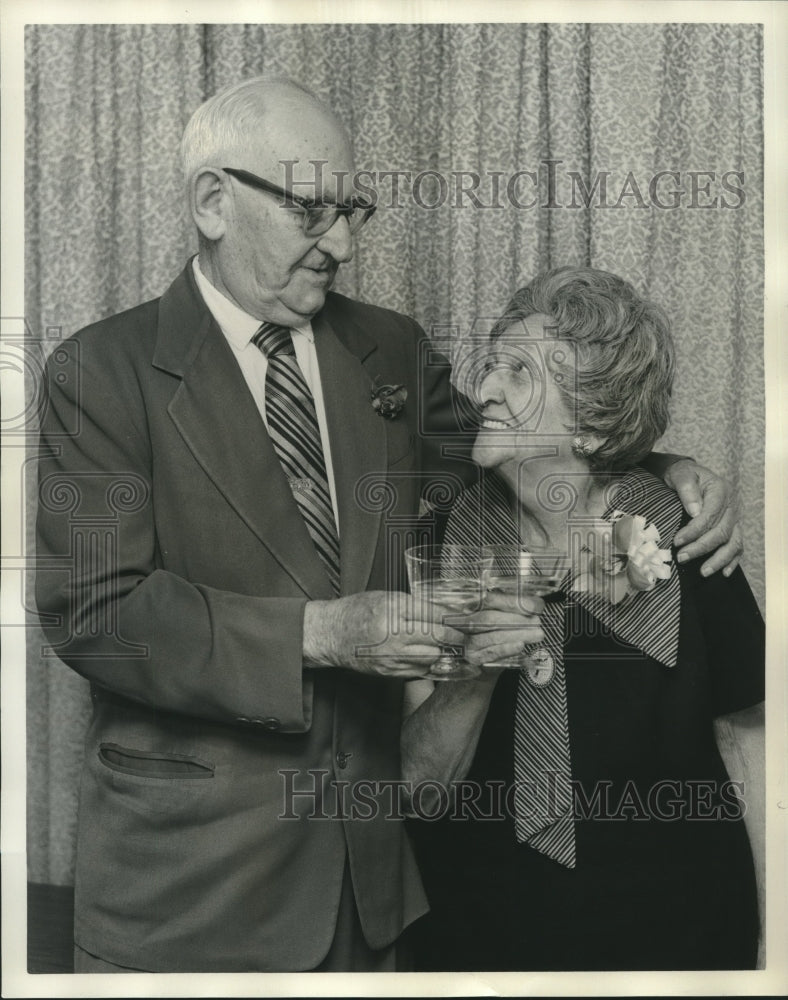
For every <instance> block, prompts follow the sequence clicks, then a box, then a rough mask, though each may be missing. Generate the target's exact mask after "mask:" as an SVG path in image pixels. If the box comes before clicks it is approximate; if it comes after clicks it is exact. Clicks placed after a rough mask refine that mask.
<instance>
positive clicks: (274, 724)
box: [252, 717, 282, 732]
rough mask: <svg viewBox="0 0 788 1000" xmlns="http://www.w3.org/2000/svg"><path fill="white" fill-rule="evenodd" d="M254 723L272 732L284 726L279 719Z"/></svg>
mask: <svg viewBox="0 0 788 1000" xmlns="http://www.w3.org/2000/svg"><path fill="white" fill-rule="evenodd" d="M252 722H256V723H258V725H261V726H262V727H263V728H264V729H270V730H271V732H274V731H275V730H277V729H279V728H280V727H281V725H282V723H281V722H280V721H279V719H275V718H273V717H272V718H270V719H252Z"/></svg>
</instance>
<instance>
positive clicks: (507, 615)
mask: <svg viewBox="0 0 788 1000" xmlns="http://www.w3.org/2000/svg"><path fill="white" fill-rule="evenodd" d="M543 610H544V601H542V600H541V599H540V598H538V597H524V596H520V597H518V596H517V595H505V594H491V593H488V594H487V595H486V596H485V601H484V609H483V610H482V611H477V612H475V613H474V614H471V615H466V616H463V617H451V618H448V619H446V624H447V625H451V626H452V627H453V628H456V629H458V630H459V631H460V632H463V633H465V658H466V659H467V660H468V661H469V662H470V663H472V664H474V666H481V665H482V664H484V665H485V666H488V665H491V664H494V663H495V662H496V661H498V660H505V659H507V658H508V657H511V656H517V655H518V654H519V653H522V651H523V646H525V645H533V644H535V643H540V642H542V641H543V640H544V632H543V631H542V629H541V626H540V624H539V615H540V614H541V613H542V611H543Z"/></svg>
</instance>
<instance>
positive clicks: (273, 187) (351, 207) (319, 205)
mask: <svg viewBox="0 0 788 1000" xmlns="http://www.w3.org/2000/svg"><path fill="white" fill-rule="evenodd" d="M221 169H222V170H223V171H224V172H225V173H226V174H229V175H230V176H231V177H235V179H236V180H238V181H240V182H241V183H242V184H248V185H249V187H254V188H258V189H259V190H260V191H265V192H266V193H267V194H273V195H277V196H278V197H280V198H281V199H282V207H283V208H300V209H301V210H302V211H303V212H304V213H305V214H304V234H305V235H307V236H322V235H324V234H325V233H327V232H328V231H329V229H331V228H332V226H333V225H334V223H335V222H336V221H337V219H338V218H339V216H340V215H344V216H345V217H346V218H347V221H348V225H349V226H350V231H351V233H357V232H358V231H359V229H361V227H362V226H363V225H365V224H366V223H367V222H368V221H369V219H370V218H371V217H372V216H373V215H374V213H375V210H376V209H377V207H378V206H377V205H376V204H374V203H373V202H372V201H369V200H368V199H366V198H362V197H358V196H354V197H352V198H351V199H350V203H349V204H348V205H337V204H336V203H335V202H331V201H317V200H316V199H313V198H302V197H301V195H298V194H294V193H293V192H292V191H288V190H287V189H286V188H283V187H279V185H277V184H272V183H271V181H267V180H265V178H263V177H258V176H257V174H252V173H250V172H249V171H248V170H239V169H238V168H237V167H222V168H221ZM325 209H331V211H332V212H333V213H334V215H333V218H331V223H330V225H328V226H326V228H325V229H321V230H320V232H315V231H314V230H310V229H309V228H308V223H309V219H310V216H311V217H312V218H314V212H315V211H316V210H317V211H321V210H325ZM356 211H361V212H362V214H361V216H359V220H358V222H355V224H354V221H355V220H354V219H353V218H352V213H353V212H356ZM329 218H330V216H329Z"/></svg>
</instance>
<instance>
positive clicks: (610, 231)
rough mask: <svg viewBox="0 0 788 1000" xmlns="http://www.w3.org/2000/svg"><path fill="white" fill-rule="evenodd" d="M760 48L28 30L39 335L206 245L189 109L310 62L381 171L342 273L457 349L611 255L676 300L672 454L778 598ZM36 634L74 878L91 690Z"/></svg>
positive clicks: (541, 37)
mask: <svg viewBox="0 0 788 1000" xmlns="http://www.w3.org/2000/svg"><path fill="white" fill-rule="evenodd" d="M761 54H762V39H761V29H760V27H759V26H758V25H735V24H733V25H732V24H703V25H692V24H665V25H660V24H637V25H635V24H632V25H615V24H613V25H610V24H595V25H585V24H525V25H523V24H451V25H446V24H408V25H375V24H369V25H361V24H354V25H348V24H330V25H325V24H310V25H257V24H255V25H242V24H234V25H208V26H194V25H36V26H29V27H28V28H27V34H26V66H27V80H26V101H27V104H26V115H27V117H26V121H27V139H26V171H27V173H26V246H25V251H26V289H27V319H28V323H29V327H30V330H31V331H32V336H33V337H34V338H44V339H45V342H46V347H47V349H51V348H52V347H53V346H54V344H55V343H56V342H57V333H54V332H53V330H52V328H55V330H57V328H59V329H60V335H62V336H68V335H69V334H71V333H72V332H74V331H75V330H77V329H79V328H80V327H81V326H84V325H86V324H87V323H89V322H92V321H94V320H97V319H99V318H101V317H104V316H107V315H110V314H112V313H114V312H117V311H119V310H122V309H125V308H128V307H130V306H133V305H135V304H137V303H138V302H141V301H144V300H145V299H149V298H152V297H155V296H157V295H159V294H160V293H161V292H162V291H163V290H164V289H165V288H166V287H167V285H168V284H169V282H170V281H171V280H172V278H174V277H175V275H176V274H177V273H178V271H179V270H180V269H181V268H182V266H183V262H184V260H185V258H186V257H187V255H188V254H190V253H191V252H193V251H194V249H195V241H194V238H193V235H192V232H191V228H190V225H189V221H188V218H187V216H186V212H185V208H184V196H183V186H182V182H181V178H180V174H179V168H178V162H177V144H178V140H179V137H180V133H181V131H182V129H183V126H184V125H185V123H186V121H187V120H188V117H189V116H190V114H191V112H192V111H193V110H194V109H195V108H196V107H197V106H198V105H199V104H200V103H201V102H202V100H204V99H205V98H206V97H207V96H209V95H210V94H211V93H213V92H214V91H215V90H216V89H217V88H219V87H221V86H224V85H225V84H228V83H231V82H234V81H236V80H238V79H241V78H244V77H247V76H250V75H254V74H258V73H262V72H265V73H274V74H284V75H288V76H292V77H294V78H296V79H298V80H300V81H301V82H302V83H304V84H305V85H306V86H308V87H310V88H311V89H313V90H314V91H315V92H317V93H318V94H319V95H320V96H322V97H323V98H324V99H325V100H327V101H328V102H329V103H330V104H331V105H332V106H333V107H334V108H335V109H336V111H337V113H338V114H339V116H340V117H341V118H342V119H343V120H344V122H345V123H346V124H347V126H348V128H349V130H350V132H351V134H352V136H353V139H354V144H355V153H356V165H357V168H358V169H364V170H368V171H370V172H372V173H373V174H375V175H376V178H377V181H378V185H377V186H378V189H379V192H380V205H381V207H380V209H379V211H378V213H377V215H376V216H375V218H374V219H373V220H372V222H371V223H370V225H369V226H368V227H367V228H366V229H365V230H364V231H363V233H362V234H361V236H360V237H359V239H358V241H357V242H358V246H357V249H356V253H355V256H354V258H353V260H352V262H350V263H349V264H346V265H344V266H343V268H342V269H341V270H340V274H339V278H338V281H337V286H336V287H337V290H339V291H342V292H344V293H345V294H348V295H352V296H354V297H358V298H361V299H364V300H367V301H372V302H375V303H378V304H380V305H383V306H387V307H389V308H392V309H397V310H400V311H402V312H405V313H408V314H409V315H412V316H414V317H415V318H416V319H417V320H418V321H419V322H420V323H421V324H422V325H423V326H424V327H425V329H427V330H428V332H430V333H431V334H432V335H433V336H434V337H435V338H436V339H438V340H440V341H441V342H444V341H445V342H447V343H448V346H449V349H450V350H452V351H457V350H459V349H460V348H461V346H462V345H463V343H464V342H465V339H466V338H467V337H468V335H469V334H470V332H472V331H473V329H474V328H475V327H474V324H477V325H478V322H479V321H480V320H483V319H484V318H490V317H495V316H497V315H498V314H499V313H500V312H501V311H502V308H503V306H504V305H505V303H506V301H507V299H508V298H509V296H510V295H511V294H512V292H513V291H514V290H515V289H516V288H518V287H519V286H520V285H522V284H523V283H524V282H525V281H526V280H527V279H528V278H529V277H530V276H532V275H533V274H535V273H536V272H537V271H539V270H542V269H544V268H545V267H547V266H556V265H558V264H571V263H575V264H590V265H593V266H595V267H601V268H605V269H607V270H611V271H614V272H615V273H617V274H620V275H621V276H622V277H625V278H627V279H628V280H630V281H631V282H632V283H633V284H634V285H635V286H636V287H637V288H638V289H639V290H640V291H642V292H644V293H645V294H647V295H648V296H649V297H651V298H652V299H654V300H655V301H656V302H658V303H659V304H661V305H662V306H663V307H664V308H665V309H666V311H667V312H668V314H669V316H670V317H671V320H672V323H673V328H674V335H675V339H676V345H677V353H678V378H677V383H676V388H675V393H674V401H673V406H672V414H673V417H672V425H671V428H670V430H669V432H668V435H667V436H666V438H665V439H664V441H663V442H662V447H663V449H664V450H672V451H677V452H680V453H683V454H691V455H693V456H695V457H696V458H697V459H698V460H699V461H701V462H703V464H706V465H708V466H709V467H711V468H713V469H714V470H715V471H717V472H719V473H721V474H723V475H725V476H726V477H727V478H728V479H729V480H730V481H731V482H732V483H733V484H734V486H735V489H736V491H737V496H738V498H739V501H740V503H741V506H742V511H743V521H744V529H745V536H746V545H747V555H746V564H745V565H746V569H747V572H748V576H749V578H750V580H751V583H752V585H753V587H754V589H755V591H756V594H757V596H758V597H759V599H760V600H762V598H763V524H762V511H763V420H764V401H763V371H762V306H763V284H762V282H763V277H762V273H763V272H762V148H763V145H762V127H763V118H762V61H761V58H762V56H761ZM661 172H664V173H661ZM723 175H724V176H725V178H726V179H725V181H723ZM496 176H497V180H496ZM658 176H659V180H658V182H657V184H656V186H655V188H654V190H653V192H652V191H650V184H651V183H652V179H653V178H655V177H658ZM477 179H478V180H477ZM726 184H727V187H726V186H725V185H726ZM714 198H716V199H717V201H716V204H712V203H713V199H714ZM655 200H656V201H657V202H659V204H656V203H655ZM676 200H678V205H677V207H671V204H672V202H673V201H676ZM723 201H724V202H725V205H723ZM726 205H727V206H728V207H725V206H726ZM45 331H48V332H46V333H45ZM29 494H30V495H31V496H32V495H34V490H31V489H30V488H29ZM42 645H43V639H42V636H41V634H40V632H38V631H37V630H36V629H35V628H31V629H30V635H29V656H28V695H29V698H28V701H29V707H28V740H29V748H28V789H29V792H28V829H29V871H30V877H31V878H32V879H33V880H35V881H48V882H54V883H59V884H67V883H68V882H69V881H70V880H71V878H72V871H73V841H74V829H75V817H76V795H77V775H78V769H79V764H80V760H81V754H82V739H83V733H84V729H85V725H86V720H87V716H88V699H87V692H86V687H87V686H86V684H85V683H84V682H83V681H81V679H79V678H78V677H77V676H76V675H74V674H72V673H71V672H70V671H69V670H68V669H67V668H66V667H65V666H63V665H62V664H59V663H58V661H56V660H53V659H52V658H51V657H46V656H43V657H42V655H41V650H42Z"/></svg>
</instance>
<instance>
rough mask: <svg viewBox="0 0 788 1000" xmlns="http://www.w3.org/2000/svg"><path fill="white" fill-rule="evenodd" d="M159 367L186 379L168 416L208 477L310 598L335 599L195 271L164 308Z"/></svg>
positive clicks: (181, 280)
mask: <svg viewBox="0 0 788 1000" xmlns="http://www.w3.org/2000/svg"><path fill="white" fill-rule="evenodd" d="M195 331H196V333H195ZM153 363H154V365H155V366H156V367H158V368H162V369H163V370H165V371H169V372H171V373H173V374H176V375H180V376H181V382H180V384H179V386H178V388H177V390H176V391H175V394H174V395H173V397H172V400H171V401H170V404H169V407H168V411H169V413H170V416H171V418H172V420H173V422H174V424H175V426H176V427H177V429H178V431H179V432H180V434H181V436H182V438H183V440H184V441H185V442H186V444H187V445H188V447H189V449H190V450H191V452H192V453H193V455H194V457H195V458H196V459H197V461H198V462H199V464H200V465H201V467H202V468H203V470H204V471H205V473H206V475H208V476H209V477H210V478H211V480H212V481H213V483H214V485H215V486H216V488H217V489H218V490H219V491H220V492H221V493H222V494H223V495H224V496H225V498H226V499H227V501H228V503H229V504H230V505H231V506H232V508H233V509H234V510H235V512H236V513H237V514H238V516H239V517H240V518H242V520H243V521H244V522H245V523H246V524H247V525H248V527H249V528H250V529H251V530H252V531H253V532H254V533H255V535H257V537H258V538H259V539H260V540H261V541H262V542H263V544H264V545H266V546H267V548H268V549H269V551H270V552H271V554H272V555H273V556H274V558H275V559H276V560H277V561H278V562H279V564H280V565H281V566H282V568H283V569H284V570H285V571H286V572H287V573H288V574H289V575H290V576H291V577H292V578H293V579H294V580H295V581H296V583H297V584H298V585H299V587H301V589H302V590H303V591H304V593H305V594H306V595H307V596H308V597H311V598H312V599H327V598H330V597H332V596H333V595H332V591H331V585H330V583H329V582H328V578H327V576H326V573H325V570H324V569H323V565H322V563H321V561H320V557H319V556H318V554H317V552H316V550H315V547H314V545H313V544H312V540H311V538H310V537H309V532H308V531H307V528H306V525H305V523H304V519H303V517H302V516H301V514H300V513H299V511H298V508H297V507H296V505H295V502H294V501H293V497H292V494H291V491H290V487H289V485H288V483H287V479H286V477H285V475H284V473H283V472H282V467H281V465H280V463H279V459H278V458H277V456H276V453H275V452H274V449H273V445H272V444H271V441H270V438H269V437H268V434H267V433H266V430H265V426H264V424H263V421H262V420H261V418H260V414H259V412H258V410H257V407H256V406H255V403H254V400H253V399H252V396H251V393H250V392H249V390H248V388H247V386H246V382H245V381H244V377H243V374H242V373H241V370H240V369H239V367H238V363H237V362H236V360H235V357H234V356H233V353H232V349H231V348H230V346H229V344H228V343H227V341H226V339H225V338H224V336H223V335H222V332H221V330H219V328H218V326H217V325H216V323H215V321H214V320H213V317H212V316H211V314H210V312H209V311H208V310H207V308H206V307H205V305H204V303H203V301H202V298H201V297H200V295H199V293H198V291H197V288H196V285H195V284H194V278H193V274H192V270H191V263H189V264H188V265H187V267H186V271H185V272H184V273H183V274H182V275H181V277H180V278H179V279H177V281H176V282H175V284H174V285H173V286H172V288H171V289H170V290H169V291H168V293H167V294H166V295H165V296H164V297H163V298H162V300H161V303H160V307H159V340H158V343H157V349H156V354H155V355H154V362H153ZM218 541H219V544H221V540H220V539H219V540H218Z"/></svg>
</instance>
